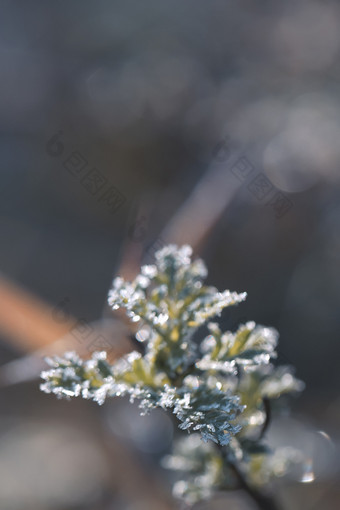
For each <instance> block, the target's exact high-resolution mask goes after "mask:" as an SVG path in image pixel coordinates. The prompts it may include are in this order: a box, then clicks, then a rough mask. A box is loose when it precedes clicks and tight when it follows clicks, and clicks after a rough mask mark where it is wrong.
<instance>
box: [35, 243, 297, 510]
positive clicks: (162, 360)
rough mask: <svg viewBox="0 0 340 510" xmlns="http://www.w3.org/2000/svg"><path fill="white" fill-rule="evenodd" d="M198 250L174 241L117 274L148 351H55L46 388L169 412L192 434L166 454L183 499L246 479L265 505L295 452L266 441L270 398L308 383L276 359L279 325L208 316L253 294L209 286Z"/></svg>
mask: <svg viewBox="0 0 340 510" xmlns="http://www.w3.org/2000/svg"><path fill="white" fill-rule="evenodd" d="M191 255H192V250H191V248H190V247H189V246H183V247H180V248H179V247H177V246H175V245H169V246H166V247H164V248H163V249H161V250H160V251H158V252H157V253H156V258H155V264H153V265H146V266H143V267H142V268H141V273H140V274H139V275H138V276H137V277H136V278H135V279H134V280H133V281H132V282H127V281H125V280H124V279H123V278H120V277H117V278H115V280H114V281H113V287H112V290H111V291H110V293H109V299H108V301H109V304H110V306H111V307H112V309H113V310H116V309H118V308H123V309H125V310H126V313H127V315H128V317H129V318H130V319H131V321H133V322H135V323H138V324H140V330H139V333H137V335H136V337H137V339H138V338H143V341H144V345H145V353H144V354H143V355H142V354H140V353H139V352H136V351H134V352H132V353H130V354H128V355H126V356H123V357H122V358H121V359H119V360H118V361H116V362H114V363H113V364H110V363H109V362H108V361H107V359H106V353H105V352H96V353H93V355H92V357H91V358H90V359H88V360H82V359H80V358H79V357H78V356H77V354H76V353H74V352H69V353H66V354H65V355H64V357H54V358H49V359H47V362H48V364H49V365H50V367H51V368H50V369H49V370H47V371H45V372H43V373H42V378H43V379H44V382H43V384H42V385H41V389H42V390H43V391H45V392H46V393H54V394H56V395H57V397H66V398H70V397H78V396H81V397H83V398H86V399H93V400H94V401H96V402H97V403H98V404H103V403H104V401H105V399H106V398H108V397H120V396H128V397H129V398H130V401H131V402H132V401H134V400H138V401H139V406H140V408H141V412H142V414H145V413H147V412H149V410H151V409H153V408H156V407H160V408H162V409H164V410H167V411H170V412H172V413H173V415H174V416H175V418H176V419H177V420H178V426H179V428H180V429H182V430H184V431H187V432H188V433H191V432H192V433H193V434H191V435H190V436H186V438H182V439H181V440H180V442H178V444H177V445H175V448H174V454H173V455H172V456H168V457H167V458H166V459H165V460H164V463H165V465H166V466H167V467H169V468H172V469H176V470H178V471H179V472H180V473H182V476H183V479H182V480H179V481H178V482H177V483H176V484H175V486H174V494H175V495H176V496H178V497H180V498H183V499H184V500H185V501H186V502H187V503H189V504H192V503H194V502H196V501H198V500H200V499H203V498H207V497H209V496H210V495H211V494H212V492H213V491H214V490H216V489H228V488H233V487H235V486H238V485H241V487H243V488H244V489H246V490H248V492H249V493H250V494H251V495H252V496H253V497H254V499H255V500H256V501H257V502H258V504H259V505H260V507H261V508H274V506H273V504H272V503H271V502H270V500H269V499H268V498H267V496H264V495H262V494H261V492H259V487H261V485H265V484H267V482H268V481H269V480H270V479H271V478H272V477H275V476H278V475H281V474H282V473H283V472H284V471H285V469H286V468H287V467H288V466H289V463H290V461H291V460H292V459H293V457H294V455H293V454H292V452H291V451H286V450H285V451H276V452H272V451H270V450H269V448H268V447H267V446H266V444H265V442H264V436H265V432H266V429H267V427H268V424H269V416H270V410H271V406H270V402H271V401H272V400H273V399H277V398H278V397H280V396H281V395H282V394H284V393H292V392H297V391H300V390H301V389H302V387H303V384H302V383H301V382H300V381H298V380H297V379H295V378H294V376H293V374H292V372H291V370H290V368H289V367H282V366H281V367H279V368H275V367H274V365H273V364H272V360H273V359H274V358H275V357H276V351H275V349H276V346H277V340H278V334H277V332H276V331H275V330H274V329H272V328H267V327H263V326H258V325H256V324H255V323H254V322H247V323H246V324H244V325H242V326H240V327H239V328H238V329H237V331H236V332H234V333H233V332H230V331H226V332H223V331H221V329H220V327H219V325H218V323H216V322H211V319H213V318H216V317H217V316H219V315H220V313H221V312H222V310H223V309H224V308H226V307H228V306H231V305H235V304H238V303H240V302H242V301H243V300H244V299H245V298H246V293H241V294H238V293H236V292H229V291H228V290H226V291H223V292H219V291H218V290H217V289H216V288H214V287H211V286H207V285H205V284H204V280H205V278H206V276H207V270H206V267H205V265H204V263H203V262H202V261H201V260H200V259H197V260H194V261H192V259H191ZM203 325H206V326H207V327H208V332H209V334H208V336H207V337H206V338H203V339H202V340H201V341H199V340H198V339H197V337H199V334H198V335H195V337H194V333H196V332H197V331H198V330H200V328H201V326H203ZM199 332H200V331H198V333H199ZM141 333H142V334H141ZM200 436H201V439H203V442H202V441H199V439H198V438H199V437H200Z"/></svg>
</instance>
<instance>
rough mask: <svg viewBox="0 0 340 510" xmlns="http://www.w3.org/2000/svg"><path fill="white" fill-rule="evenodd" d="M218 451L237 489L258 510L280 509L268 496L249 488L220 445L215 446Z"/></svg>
mask: <svg viewBox="0 0 340 510" xmlns="http://www.w3.org/2000/svg"><path fill="white" fill-rule="evenodd" d="M216 446H217V448H218V449H219V451H220V453H221V455H222V456H223V458H224V460H225V462H226V463H227V465H228V466H229V468H230V469H231V471H232V472H233V474H234V476H235V478H236V480H237V482H238V484H239V487H240V488H241V489H243V490H244V491H245V492H246V493H247V494H248V496H249V497H250V498H251V499H252V500H253V501H254V502H255V503H256V504H257V506H258V508H259V510H280V507H279V506H278V504H277V503H276V501H275V500H274V499H273V498H272V497H271V496H270V495H268V494H264V493H263V492H261V491H259V490H258V489H255V488H254V487H251V486H250V485H249V484H248V482H247V480H246V478H245V476H244V475H243V473H242V471H241V470H240V469H239V467H238V466H237V464H235V463H234V462H232V461H231V460H230V459H229V458H228V457H227V455H226V454H225V450H224V449H223V447H222V446H221V445H216Z"/></svg>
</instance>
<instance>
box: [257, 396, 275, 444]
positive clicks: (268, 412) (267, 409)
mask: <svg viewBox="0 0 340 510" xmlns="http://www.w3.org/2000/svg"><path fill="white" fill-rule="evenodd" d="M263 407H264V411H265V413H266V419H265V421H264V424H263V427H262V430H261V432H260V435H259V439H263V437H264V435H265V433H266V432H267V430H268V427H269V425H270V421H271V417H272V413H271V407H270V400H269V398H268V397H264V398H263Z"/></svg>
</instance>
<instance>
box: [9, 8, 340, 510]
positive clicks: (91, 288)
mask: <svg viewBox="0 0 340 510" xmlns="http://www.w3.org/2000/svg"><path fill="white" fill-rule="evenodd" d="M339 25H340V5H339V3H338V2H336V1H322V2H321V1H315V0H309V1H301V2H298V3H296V2H293V1H291V0H286V1H285V2H282V1H279V0H272V1H271V2H261V3H258V4H255V3H254V2H250V1H249V0H248V1H247V0H239V1H238V2H231V1H230V2H227V1H220V0H210V1H209V2H206V1H205V0H187V1H184V2H183V1H177V0H173V1H172V2H159V1H158V2H157V1H155V0H144V1H143V2H141V1H137V0H125V1H103V0H99V1H97V2H90V1H87V0H83V1H82V2H77V1H69V0H68V1H64V0H60V1H58V2H45V1H43V0H32V1H31V2H30V3H29V4H28V3H27V2H26V3H25V2H23V1H19V0H14V1H13V0H12V1H9V0H3V1H2V2H1V4H0V75H1V80H0V157H1V174H2V179H1V183H2V185H1V188H0V236H1V250H0V272H1V278H0V299H1V303H0V363H1V367H0V382H1V384H0V408H1V412H0V508H2V509H4V510H31V509H32V510H33V509H34V510H87V509H91V510H112V509H117V510H146V509H148V510H154V509H155V510H160V509H163V508H164V509H170V508H176V505H175V503H174V502H172V500H171V497H170V478H171V477H170V475H169V474H168V473H166V472H165V471H162V470H161V469H160V467H159V459H160V457H161V456H162V455H163V454H165V453H167V452H169V450H170V448H171V441H172V438H173V435H174V434H175V433H176V431H175V429H174V428H173V424H172V422H171V421H170V419H169V418H168V417H167V416H165V415H164V414H163V413H162V412H159V413H158V412H156V413H154V414H152V415H151V416H149V417H145V418H140V417H139V413H138V409H137V408H136V407H135V406H131V405H128V404H127V403H126V402H125V401H124V400H120V401H112V402H108V403H106V404H105V405H104V406H103V407H101V408H100V407H98V406H96V405H95V404H93V403H91V402H87V401H81V400H75V401H72V402H66V401H58V400H56V399H55V398H53V397H52V396H49V395H46V394H43V393H41V392H40V391H39V372H40V370H41V368H43V367H44V364H43V362H42V357H43V355H44V354H46V353H57V352H58V353H62V352H63V351H64V350H65V349H66V348H67V349H69V348H74V349H76V350H77V351H78V352H80V353H81V354H82V355H86V353H89V352H90V350H91V349H92V350H95V349H98V348H99V349H101V348H103V349H107V350H108V351H109V352H110V355H112V357H115V356H116V355H118V354H119V353H121V352H128V351H129V350H130V349H131V348H132V346H131V343H130V340H129V331H128V328H127V326H126V324H125V323H123V322H122V321H121V320H120V319H119V318H117V317H113V316H112V315H111V313H110V311H109V310H108V309H107V306H106V297H107V292H108V289H109V288H110V285H111V281H112V278H113V276H114V275H116V274H117V273H122V274H124V275H126V276H129V275H132V274H134V273H135V272H136V270H137V269H138V267H139V264H140V263H141V261H147V262H150V261H152V258H153V254H154V252H155V250H156V249H157V248H160V247H162V246H163V245H164V244H166V243H167V242H169V241H171V242H177V243H185V242H187V243H190V244H192V245H193V246H194V249H195V253H196V254H197V255H200V256H202V257H203V258H204V260H205V261H206V263H207V265H208V268H209V270H210V272H209V277H208V282H209V283H210V284H212V285H216V286H217V287H218V288H220V289H224V288H228V289H230V290H234V291H238V292H241V291H247V292H248V299H247V301H246V303H244V304H242V305H240V306H239V307H237V308H235V309H233V310H232V311H228V312H226V313H225V314H224V315H223V316H222V318H221V322H222V324H223V326H224V327H226V328H235V327H236V326H237V324H238V323H239V322H243V321H244V320H255V321H256V322H259V323H261V324H265V325H272V326H274V327H276V328H277V329H278V330H279V332H280V347H279V361H280V362H282V363H290V364H293V365H294V366H295V367H296V374H297V376H298V377H299V378H300V379H303V380H304V381H305V383H306V390H305V391H304V393H303V394H302V396H301V397H300V398H299V399H297V400H296V401H294V403H293V413H292V416H291V417H288V416H287V417H286V418H285V419H284V420H283V421H282V422H281V424H280V423H277V424H274V425H273V427H274V428H273V430H274V432H275V434H276V436H275V437H277V438H278V441H279V442H280V441H281V442H283V443H284V444H286V445H289V444H292V445H293V446H296V445H299V446H300V447H301V448H302V449H303V451H304V453H305V455H306V459H308V462H307V463H306V467H305V472H302V473H300V474H298V475H295V476H291V477H290V478H288V479H286V480H282V482H280V484H279V485H278V486H277V488H276V493H277V494H278V496H279V499H280V500H281V502H282V506H283V508H287V509H292V510H294V509H299V508H301V507H302V506H303V508H305V509H306V510H315V509H316V508H319V507H320V506H321V505H322V507H323V508H324V509H335V508H338V506H337V502H338V501H339V497H340V493H339V484H338V482H339V470H340V463H339V429H340V396H339V382H340V371H339V359H340V343H339V326H340V314H339V301H340V272H339V262H340V229H339V225H340V200H339V199H340V172H339V162H340V143H339V141H340V89H339V82H340V66H339V55H340V30H339ZM60 339H61V340H60ZM227 504H229V508H234V509H241V510H242V509H247V508H253V507H252V506H251V502H249V501H248V500H246V499H244V498H243V496H242V495H241V494H239V493H237V492H236V493H233V494H231V495H227V496H219V497H218V498H216V499H214V500H213V501H212V502H209V503H202V505H200V508H202V509H203V508H211V509H215V510H217V509H219V508H226V505H227Z"/></svg>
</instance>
